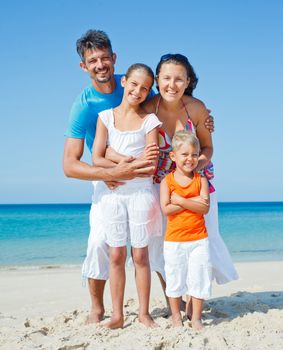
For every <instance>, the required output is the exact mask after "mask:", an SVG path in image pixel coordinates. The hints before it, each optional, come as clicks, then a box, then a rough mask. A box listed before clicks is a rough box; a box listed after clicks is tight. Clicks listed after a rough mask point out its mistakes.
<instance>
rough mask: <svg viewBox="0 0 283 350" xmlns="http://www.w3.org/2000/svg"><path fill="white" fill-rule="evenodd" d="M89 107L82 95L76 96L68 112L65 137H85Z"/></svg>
mask: <svg viewBox="0 0 283 350" xmlns="http://www.w3.org/2000/svg"><path fill="white" fill-rule="evenodd" d="M88 113H89V108H88V105H87V102H86V101H83V98H82V96H78V97H77V98H76V100H75V101H74V103H73V106H72V108H71V112H70V118H69V124H68V127H67V130H66V132H65V137H71V138H78V139H85V137H86V127H87V121H88Z"/></svg>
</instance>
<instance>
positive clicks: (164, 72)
mask: <svg viewBox="0 0 283 350" xmlns="http://www.w3.org/2000/svg"><path fill="white" fill-rule="evenodd" d="M156 82H157V85H158V87H159V92H160V95H161V96H162V98H163V99H164V100H166V101H168V102H173V101H177V100H180V99H181V98H182V97H183V95H184V92H185V90H186V88H187V87H188V85H189V82H190V80H189V78H188V75H187V71H186V68H185V67H183V66H182V65H181V64H175V63H172V62H168V63H166V62H165V63H163V64H162V66H161V68H160V72H159V75H158V76H157V77H156Z"/></svg>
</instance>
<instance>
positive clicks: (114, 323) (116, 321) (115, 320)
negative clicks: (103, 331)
mask: <svg viewBox="0 0 283 350" xmlns="http://www.w3.org/2000/svg"><path fill="white" fill-rule="evenodd" d="M103 326H104V327H106V328H110V329H117V328H123V326H124V317H123V316H122V317H115V316H112V317H111V318H110V321H108V322H106V323H104V324H103Z"/></svg>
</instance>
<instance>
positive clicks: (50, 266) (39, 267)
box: [0, 258, 283, 273]
mask: <svg viewBox="0 0 283 350" xmlns="http://www.w3.org/2000/svg"><path fill="white" fill-rule="evenodd" d="M281 262H283V258H282V259H277V258H275V259H274V260H270V259H267V260H265V259H263V260H239V261H238V260H233V263H234V265H236V266H237V265H241V264H258V263H281ZM82 263H83V259H82V262H81V263H78V264H74V263H66V264H65V263H58V264H56V263H54V264H35V265H24V264H23V265H22V264H21V265H0V273H1V271H17V270H52V269H55V270H56V269H80V268H81V267H82Z"/></svg>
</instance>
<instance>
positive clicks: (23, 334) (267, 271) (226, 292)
mask: <svg viewBox="0 0 283 350" xmlns="http://www.w3.org/2000/svg"><path fill="white" fill-rule="evenodd" d="M235 266H236V269H237V271H238V273H239V279H238V280H237V281H233V282H231V283H228V284H226V285H222V286H220V285H217V284H215V283H214V284H213V292H212V297H211V299H209V300H208V301H206V302H205V307H204V312H203V318H204V322H205V324H206V327H205V330H204V331H203V332H201V333H196V332H194V331H193V330H192V329H191V328H190V327H189V322H188V321H186V320H185V321H184V327H183V328H182V329H173V328H172V327H171V325H170V320H168V319H166V318H164V317H163V316H164V315H165V314H166V312H167V309H166V304H165V300H164V297H163V294H162V290H161V287H160V284H159V281H158V278H157V276H156V274H152V288H151V299H150V311H151V314H152V316H153V318H154V319H155V321H156V323H157V324H158V325H159V327H158V328H157V329H146V328H145V327H143V326H142V325H141V324H140V323H139V322H138V320H137V311H138V302H137V300H138V299H137V293H136V288H135V282H134V270H133V268H127V282H126V291H125V303H124V306H125V307H124V309H125V327H124V328H123V329H119V330H114V331H112V330H108V329H105V328H103V327H101V326H100V327H99V326H96V325H89V326H85V319H86V317H87V314H88V310H89V302H90V300H89V295H88V288H87V287H82V278H81V271H80V266H78V265H72V266H70V265H67V266H62V265H61V266H58V265H56V266H52V267H50V266H47V267H45V268H42V267H41V268H25V269H11V270H7V269H0V294H1V309H0V334H1V336H0V348H1V349H3V350H10V349H28V350H30V349H35V348H43V349H75V348H76V349H94V348H95V349H106V350H110V349H113V348H115V347H116V348H117V349H120V348H123V349H135V350H144V349H163V350H165V349H168V350H169V349H172V348H174V349H188V347H191V348H193V349H221V350H222V349H231V348H232V349H233V350H234V349H235V350H242V349H253V348H257V349H273V350H277V349H278V350H279V349H280V350H281V344H282V343H283V280H282V278H281V279H280V276H281V275H282V270H283V261H276V262H274V261H269V262H248V263H243V262H240V263H235ZM104 300H105V309H106V317H107V318H108V317H109V316H110V313H111V299H110V290H109V283H107V284H106V288H105V298H104ZM189 344H191V345H190V346H188V345H189Z"/></svg>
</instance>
